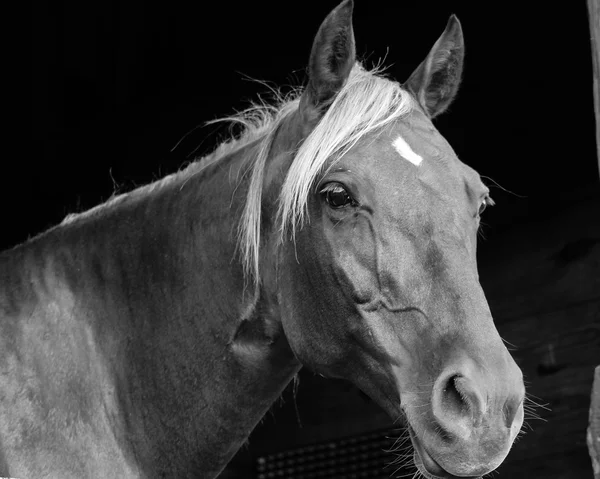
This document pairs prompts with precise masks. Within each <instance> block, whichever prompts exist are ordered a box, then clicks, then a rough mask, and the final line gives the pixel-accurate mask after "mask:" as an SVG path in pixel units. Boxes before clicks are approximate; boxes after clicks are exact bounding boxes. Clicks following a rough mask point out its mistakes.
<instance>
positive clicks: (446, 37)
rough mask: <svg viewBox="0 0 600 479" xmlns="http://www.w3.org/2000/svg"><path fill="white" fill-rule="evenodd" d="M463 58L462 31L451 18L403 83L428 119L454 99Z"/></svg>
mask: <svg viewBox="0 0 600 479" xmlns="http://www.w3.org/2000/svg"><path fill="white" fill-rule="evenodd" d="M464 56H465V42H464V39H463V33H462V28H461V26H460V22H459V21H458V18H456V16H455V15H452V16H451V17H450V19H449V20H448V24H447V25H446V30H445V31H444V33H442V36H441V37H440V38H439V39H438V41H437V42H436V43H435V45H434V46H433V48H432V49H431V51H430V52H429V55H427V58H425V60H424V61H423V63H421V65H419V67H418V68H417V69H416V70H415V71H414V72H413V74H412V75H411V76H410V78H409V79H408V80H407V81H406V83H405V84H404V87H405V88H407V89H408V90H410V91H411V92H412V93H413V95H414V96H415V98H416V99H417V101H418V102H419V104H420V105H421V107H422V108H423V110H425V113H427V115H429V117H430V118H435V117H436V116H437V115H439V114H440V113H442V112H443V111H444V110H446V108H448V106H450V103H452V100H454V97H455V96H456V92H457V91H458V86H459V84H460V80H461V76H462V69H463V61H464Z"/></svg>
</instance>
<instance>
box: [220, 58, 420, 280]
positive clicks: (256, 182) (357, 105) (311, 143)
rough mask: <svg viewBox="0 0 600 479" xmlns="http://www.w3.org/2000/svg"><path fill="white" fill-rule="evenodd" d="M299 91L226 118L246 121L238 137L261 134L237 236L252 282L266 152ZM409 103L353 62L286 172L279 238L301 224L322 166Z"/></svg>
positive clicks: (409, 107)
mask: <svg viewBox="0 0 600 479" xmlns="http://www.w3.org/2000/svg"><path fill="white" fill-rule="evenodd" d="M298 93H299V92H297V93H296V94H295V95H294V98H293V99H287V100H284V101H282V102H281V103H280V104H279V105H278V106H277V107H276V108H273V106H259V107H257V106H255V107H252V108H251V109H249V110H247V111H245V112H242V113H240V114H239V115H236V116H234V117H229V118H226V119H225V120H229V121H235V122H238V123H241V124H243V125H244V126H245V127H246V132H245V133H244V134H243V135H242V138H241V140H242V141H243V140H244V139H245V138H244V137H246V135H249V136H251V137H252V138H256V137H257V135H256V132H257V131H260V132H261V133H264V134H265V138H264V140H263V141H262V143H261V145H260V147H259V150H258V152H257V154H256V156H255V159H254V164H253V166H252V168H251V178H250V186H249V189H248V193H247V198H246V205H245V207H244V211H243V213H242V217H241V219H240V224H239V238H238V241H239V248H240V252H241V258H242V262H243V266H244V272H245V273H246V277H248V278H249V277H252V278H253V279H254V282H255V284H256V285H258V284H259V282H260V274H259V254H260V244H261V234H260V230H261V203H262V189H263V182H264V176H265V171H266V164H267V158H268V156H269V154H270V150H271V146H272V144H273V140H274V138H275V135H276V132H277V127H278V126H279V124H280V122H281V121H282V120H283V119H284V118H285V117H286V116H287V115H288V114H290V113H292V112H294V111H295V110H296V109H297V108H298V103H299V101H298V96H299V95H298ZM413 106H414V102H413V100H412V97H411V95H410V94H409V93H408V92H407V91H406V90H403V89H402V88H401V87H400V85H399V84H398V83H396V82H393V81H391V80H388V79H386V78H384V77H382V76H381V75H380V71H379V70H378V69H374V70H371V71H367V70H365V69H364V68H363V67H362V66H361V65H360V64H359V63H357V64H356V65H355V66H354V68H353V69H352V72H351V74H350V77H349V78H348V81H347V82H346V84H345V85H344V87H343V88H342V90H341V91H340V92H339V93H338V94H337V96H336V97H335V99H334V101H333V103H332V104H331V106H330V107H329V108H328V110H327V111H326V113H325V114H324V116H323V117H322V118H321V120H320V121H319V123H318V124H317V126H316V127H315V128H314V130H313V131H312V132H311V133H310V134H309V136H308V137H307V138H306V139H305V140H304V142H303V143H302V144H301V145H300V147H299V149H298V151H297V153H296V156H295V158H294V161H293V162H292V165H291V167H290V169H289V171H288V173H287V176H286V179H285V181H284V183H283V186H282V191H281V194H280V197H279V207H278V214H277V220H276V224H277V225H278V229H279V235H280V238H279V241H283V240H284V238H285V236H286V234H287V233H288V232H290V233H291V236H292V237H295V233H296V230H297V228H301V227H302V225H303V224H304V222H305V220H306V217H307V202H308V197H309V194H310V190H311V188H312V186H313V184H314V182H315V180H316V179H317V178H318V176H319V175H320V174H321V173H322V172H323V169H324V168H325V167H326V166H328V167H331V166H332V165H333V164H335V162H336V161H337V160H338V159H339V158H341V157H342V156H343V155H344V154H345V153H347V152H348V150H350V149H351V148H352V147H353V146H354V145H355V144H356V143H357V142H358V141H359V140H360V139H361V138H363V137H364V136H365V135H367V134H369V133H371V132H374V131H375V130H377V129H379V128H381V127H383V126H385V125H387V124H389V123H391V122H393V121H395V120H397V119H398V118H401V117H403V116H405V115H406V114H407V113H409V112H410V111H411V110H412V108H413ZM257 120H258V121H257ZM243 143H244V144H246V143H247V141H243Z"/></svg>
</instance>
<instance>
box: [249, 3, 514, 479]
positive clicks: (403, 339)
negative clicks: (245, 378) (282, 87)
mask: <svg viewBox="0 0 600 479" xmlns="http://www.w3.org/2000/svg"><path fill="white" fill-rule="evenodd" d="M352 7H353V5H352V2H351V1H350V0H346V1H344V2H343V3H342V4H340V5H339V6H338V7H337V8H336V9H334V10H333V11H332V12H331V13H330V14H329V16H328V17H327V18H326V19H325V21H324V22H323V24H322V25H321V27H320V29H319V31H318V33H317V36H316V38H315V40H314V44H313V47H312V52H311V55H310V62H309V66H308V76H309V80H308V85H307V87H306V89H305V90H304V92H303V94H302V96H301V98H300V100H299V102H298V108H297V109H296V110H295V111H294V112H292V113H291V114H289V115H288V117H287V118H286V121H284V122H282V124H281V127H280V128H279V131H278V132H277V134H276V135H275V136H274V138H273V141H272V142H271V144H270V153H269V159H268V161H267V164H266V167H265V169H266V173H265V175H264V183H263V186H262V187H263V189H264V192H265V193H264V196H265V197H266V198H276V199H277V198H278V200H277V201H275V202H273V203H274V204H276V205H278V208H275V207H272V208H271V210H269V207H267V206H264V207H263V209H264V211H265V212H266V216H267V217H268V219H267V220H265V221H264V223H263V224H265V225H266V226H265V227H264V228H265V230H266V231H268V235H267V239H265V240H264V241H263V243H262V244H265V245H267V246H268V247H262V246H261V257H260V264H261V269H262V270H264V271H265V273H264V277H263V279H262V282H263V284H264V287H265V288H271V290H272V291H273V295H276V297H277V300H276V303H277V304H278V307H279V308H280V314H281V322H282V328H283V331H284V333H285V336H286V339H287V341H288V342H289V344H290V347H291V348H292V350H293V352H294V354H295V355H296V357H297V358H298V359H299V360H300V362H301V363H302V364H303V365H306V366H308V367H310V368H311V369H312V370H314V371H316V372H318V373H321V374H323V375H325V376H330V377H338V378H344V379H347V380H350V381H351V382H353V383H354V384H355V385H356V386H358V387H359V388H360V389H362V390H363V391H364V392H365V393H367V394H368V395H370V396H371V397H372V398H373V399H374V400H375V401H376V402H377V403H378V404H379V405H380V406H382V407H383V408H384V409H385V410H386V411H387V412H388V413H389V414H390V415H391V416H392V418H394V419H397V418H399V417H403V418H405V420H406V422H407V425H408V430H409V432H410V437H411V440H412V443H413V446H414V449H415V462H416V464H417V466H418V468H419V470H420V471H421V473H423V474H424V475H425V476H426V477H477V476H480V475H483V474H486V473H488V472H490V471H492V470H494V469H495V468H496V467H498V465H500V463H501V462H502V461H503V460H504V458H505V457H506V455H507V454H508V451H509V449H510V447H511V445H512V443H513V441H514V439H515V437H516V436H517V434H518V432H519V430H520V428H521V425H522V422H523V399H524V386H523V379H522V374H521V371H520V369H519V368H518V367H517V365H516V363H515V362H514V360H513V359H512V357H511V355H510V354H509V352H508V350H507V349H506V347H505V346H504V344H503V341H502V339H501V338H500V336H499V334H498V332H497V330H496V328H495V326H494V322H493V319H492V315H491V313H490V309H489V307H488V303H487V301H486V298H485V295H484V292H483V290H482V288H481V285H480V283H479V277H478V272H477V264H476V242H477V231H478V227H479V221H480V215H481V214H482V212H483V210H484V209H485V207H486V205H489V204H491V203H492V201H491V199H490V197H489V191H488V189H487V188H486V187H485V185H484V184H483V183H482V181H481V179H480V177H479V175H478V174H477V173H476V172H475V171H474V170H473V169H471V168H470V167H468V166H466V165H465V164H463V163H462V162H461V161H459V159H458V158H457V155H456V154H455V152H454V151H453V150H452V148H451V146H450V145H449V144H448V142H447V141H446V140H445V139H444V138H443V137H442V136H441V135H440V133H439V132H438V131H437V129H436V128H435V127H434V125H433V123H432V119H433V118H434V117H435V116H436V115H438V114H439V113H441V112H442V111H444V110H445V109H446V108H447V107H448V105H449V104H450V103H451V101H452V100H453V98H454V96H455V95H456V92H457V89H458V85H459V82H460V78H461V71H462V64H463V56H464V46H463V36H462V30H461V26H460V23H459V22H458V19H457V18H456V17H454V16H452V17H451V18H450V20H449V22H448V25H447V27H446V30H445V31H444V33H443V34H442V35H441V37H440V38H439V39H438V41H437V42H436V43H435V45H434V46H433V48H432V50H431V51H430V53H429V54H428V56H427V57H426V58H425V60H424V61H423V62H422V64H421V65H420V66H419V67H418V68H417V69H416V71H415V72H414V73H413V74H412V75H411V76H410V78H409V80H408V81H407V82H406V83H405V84H404V85H403V86H400V85H399V84H398V83H395V82H392V81H390V80H388V79H386V78H383V77H382V76H380V75H375V74H373V73H371V72H367V71H365V70H364V69H362V67H361V66H360V65H359V64H357V63H356V58H355V46H354V35H353V29H352ZM267 203H269V201H264V202H263V205H265V204H267ZM273 251H276V252H277V253H276V254H273ZM257 261H258V260H257ZM261 274H263V273H261Z"/></svg>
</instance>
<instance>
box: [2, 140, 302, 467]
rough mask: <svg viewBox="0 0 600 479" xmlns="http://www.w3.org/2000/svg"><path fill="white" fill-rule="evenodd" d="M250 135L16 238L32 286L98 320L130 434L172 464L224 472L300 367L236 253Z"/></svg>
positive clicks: (142, 449)
mask: <svg viewBox="0 0 600 479" xmlns="http://www.w3.org/2000/svg"><path fill="white" fill-rule="evenodd" d="M252 148H253V146H252V145H249V146H248V147H245V148H242V150H240V151H238V152H237V153H233V154H231V155H229V157H227V158H224V159H222V160H219V162H218V163H215V164H212V165H209V166H208V167H206V168H205V169H204V170H203V171H201V172H194V169H197V167H195V168H194V167H193V168H192V169H191V171H188V172H184V173H181V174H178V176H176V177H175V178H174V179H171V180H168V181H163V182H162V184H157V185H156V186H153V187H150V188H148V190H147V192H144V191H142V190H140V191H139V192H134V193H133V194H131V195H130V197H124V198H123V199H122V200H119V201H117V202H116V204H115V205H114V206H113V207H110V206H109V207H106V208H105V210H104V211H98V212H97V213H94V214H88V215H86V214H84V215H83V217H81V218H79V219H77V218H76V219H74V220H72V221H71V222H70V224H66V225H64V226H61V227H58V228H56V229H55V230H51V231H50V232H49V233H47V234H46V235H44V236H43V237H41V238H38V239H37V240H34V241H33V242H31V243H30V244H29V245H27V246H25V247H23V248H22V250H21V251H18V252H16V254H17V256H19V257H20V258H21V263H22V264H21V266H25V268H24V269H25V270H26V271H27V273H26V274H27V275H28V276H29V279H31V278H33V277H35V280H34V281H29V283H28V284H36V285H38V287H37V288H35V290H33V291H28V292H27V293H26V294H24V296H27V297H29V298H31V297H35V298H36V301H38V302H44V301H46V302H47V301H54V299H53V296H56V295H57V292H60V296H61V297H65V290H67V291H68V292H69V296H70V297H72V298H74V304H75V306H74V307H73V308H74V310H73V311H69V312H68V313H70V314H72V315H73V316H74V317H76V318H77V320H80V321H85V322H86V323H88V324H91V325H92V327H93V330H94V331H95V342H96V345H95V347H96V348H98V349H100V350H101V351H102V352H103V354H104V357H105V358H104V359H105V360H106V361H107V362H108V363H110V368H109V369H110V370H111V371H113V372H114V376H113V380H114V382H115V383H117V386H118V389H119V390H120V391H121V394H120V404H119V406H120V408H121V413H122V418H123V419H122V421H121V425H120V427H121V428H122V431H120V435H122V437H126V438H128V440H127V442H128V447H130V449H132V450H133V452H134V453H135V456H136V457H138V458H144V457H145V458H152V457H165V458H166V457H168V458H169V460H168V461H167V462H168V463H169V464H170V468H169V470H168V471H165V473H167V472H168V474H169V475H175V476H176V475H178V474H177V473H178V472H180V473H181V475H182V476H183V475H186V474H190V473H191V471H193V472H194V473H196V474H198V476H199V477H212V476H214V475H216V474H218V472H219V471H220V470H221V469H222V468H223V467H224V466H225V464H227V462H228V461H229V460H230V459H231V457H232V455H233V454H234V453H235V452H236V451H237V449H238V448H239V446H240V445H241V444H242V443H243V442H244V441H245V440H246V438H247V436H248V435H249V434H250V432H251V431H252V429H253V428H254V426H255V425H256V424H257V423H258V421H259V420H260V419H261V418H262V416H263V415H264V414H265V413H266V411H267V410H268V408H269V407H270V405H271V404H272V403H273V402H274V400H275V399H276V398H277V397H278V396H279V395H280V394H281V392H282V390H283V389H284V387H285V386H286V385H287V384H288V383H289V381H290V380H291V379H292V377H293V376H294V375H295V373H296V372H297V371H298V369H299V368H300V365H299V363H298V362H297V360H296V359H295V358H294V356H293V353H292V352H291V350H290V348H289V345H288V344H287V341H286V339H285V336H284V335H283V333H282V330H281V324H280V322H279V319H278V318H277V305H276V304H274V303H273V302H272V301H271V300H270V299H269V298H268V297H267V296H268V295H265V294H261V292H260V291H259V292H258V293H257V294H255V295H253V294H251V293H252V291H251V290H250V289H248V290H246V289H245V287H244V286H245V285H244V278H243V272H242V267H241V265H240V263H239V261H238V260H237V257H236V244H235V239H236V228H237V218H238V216H239V213H240V212H241V210H242V208H243V204H244V201H245V192H246V189H247V188H246V184H245V182H246V181H245V180H242V182H241V183H239V184H238V182H237V180H236V177H237V176H240V177H244V178H246V177H247V176H249V175H245V176H244V175H238V173H240V172H241V169H242V168H243V166H242V165H243V164H244V162H245V160H244V155H247V154H249V153H250V152H251V150H252ZM24 282H25V283H27V281H24ZM13 283H14V282H13ZM13 299H14V298H13ZM14 302H15V301H13V303H14ZM77 312H79V313H81V314H79V315H78V314H77ZM79 318H81V319H79ZM148 461H149V462H148V463H147V464H145V465H144V464H142V467H147V468H148V469H149V470H152V471H153V472H152V474H155V473H156V472H158V470H159V469H160V464H156V463H152V462H151V461H150V460H148ZM141 462H142V463H143V462H144V461H143V460H141ZM173 464H177V465H179V466H180V467H181V471H175V470H173ZM152 474H151V475H152Z"/></svg>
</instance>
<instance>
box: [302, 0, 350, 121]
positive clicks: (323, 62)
mask: <svg viewBox="0 0 600 479" xmlns="http://www.w3.org/2000/svg"><path fill="white" fill-rule="evenodd" d="M353 7H354V2H353V0H344V1H343V2H342V3H340V4H339V5H338V6H337V7H336V8H335V9H334V10H332V12H331V13H330V14H329V15H328V16H327V18H326V19H325V20H324V21H323V23H322V24H321V27H320V28H319V31H318V32H317V36H316V37H315V39H314V42H313V46H312V51H311V53H310V60H309V64H308V85H307V87H306V89H305V91H304V93H303V95H302V98H301V100H300V110H301V111H302V112H303V113H304V114H305V115H306V116H307V118H308V119H309V120H311V119H315V118H319V117H320V116H321V115H322V114H323V112H324V111H325V110H326V109H327V107H329V105H331V103H332V102H333V100H334V98H335V96H336V94H337V93H338V92H339V91H340V90H341V89H342V87H343V86H344V84H345V83H346V80H347V79H348V76H349V75H350V71H351V70H352V67H353V66H354V64H355V62H356V47H355V44H354V30H353V29H352V9H353Z"/></svg>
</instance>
